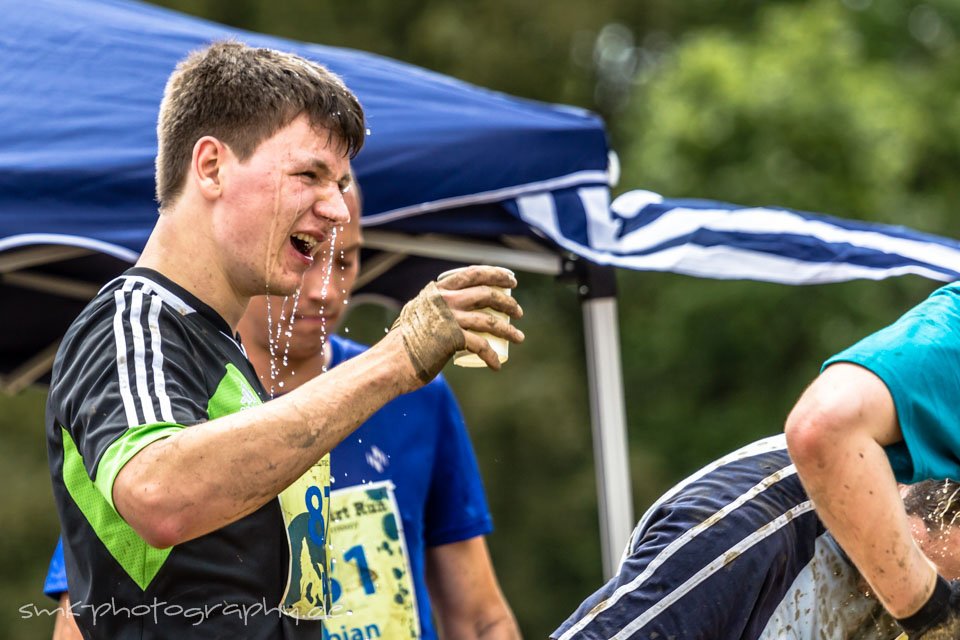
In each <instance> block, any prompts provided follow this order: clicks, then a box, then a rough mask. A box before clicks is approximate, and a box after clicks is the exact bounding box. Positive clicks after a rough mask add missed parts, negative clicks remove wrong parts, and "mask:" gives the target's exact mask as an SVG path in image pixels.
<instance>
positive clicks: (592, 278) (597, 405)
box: [578, 262, 635, 580]
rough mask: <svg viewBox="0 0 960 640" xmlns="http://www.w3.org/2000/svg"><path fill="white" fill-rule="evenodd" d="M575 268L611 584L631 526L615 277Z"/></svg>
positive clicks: (605, 558)
mask: <svg viewBox="0 0 960 640" xmlns="http://www.w3.org/2000/svg"><path fill="white" fill-rule="evenodd" d="M578 266H579V267H580V269H578V270H579V271H580V278H579V281H580V295H581V306H582V308H583V325H584V334H585V339H586V350H587V376H588V382H589V385H590V418H591V424H592V430H593V451H594V465H595V467H596V474H597V494H598V502H599V507H600V551H601V554H602V556H603V577H604V580H609V579H610V578H611V577H612V576H613V575H614V574H615V573H616V571H617V567H618V565H619V562H620V555H621V552H622V550H623V547H624V545H625V544H626V542H627V539H628V538H629V536H630V532H631V531H632V530H633V527H634V525H635V522H634V519H633V497H632V494H631V486H630V466H629V455H628V449H627V428H626V411H625V409H624V399H623V376H622V372H621V367H620V334H619V331H618V328H617V326H618V319H617V296H616V284H615V272H614V269H613V268H612V267H598V266H596V265H591V264H586V265H584V264H583V263H582V262H581V264H580V265H578ZM584 267H586V268H585V269H584Z"/></svg>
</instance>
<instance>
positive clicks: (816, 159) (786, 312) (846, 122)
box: [0, 0, 960, 638]
mask: <svg viewBox="0 0 960 640" xmlns="http://www.w3.org/2000/svg"><path fill="white" fill-rule="evenodd" d="M160 4H164V5H166V6H170V7H172V8H176V9H178V10H182V11H187V12H191V13H195V14H197V15H201V16H205V17H208V18H210V19H212V20H217V21H220V22H225V23H228V24H231V25H235V26H240V27H243V28H248V29H251V30H257V31H266V32H270V33H274V34H278V35H282V36H287V37H291V38H296V39H302V40H308V41H313V42H321V43H326V44H332V45H339V46H348V47H353V48H357V49H364V50H368V51H373V52H376V53H381V54H384V55H388V56H391V57H395V58H399V59H402V60H405V61H408V62H412V63H414V64H419V65H423V66H425V67H428V68H430V69H434V70H437V71H440V72H443V73H447V74H450V75H453V76H456V77H459V78H461V79H464V80H467V81H470V82H474V83H477V84H481V85H484V86H488V87H491V88H494V89H498V90H502V91H507V92H510V93H513V94H516V95H520V96H524V97H529V98H534V99H540V100H547V101H553V102H563V103H570V104H577V105H580V106H584V107H588V108H591V109H594V110H597V111H599V112H601V113H602V114H603V115H604V116H605V117H606V118H607V122H608V126H609V129H610V135H611V142H612V145H613V147H614V148H615V149H617V150H618V151H619V153H620V156H621V160H622V166H623V174H622V178H621V188H622V189H623V190H628V189H634V188H646V189H651V190H654V191H658V192H660V193H663V194H664V195H666V196H669V197H704V198H711V199H717V200H722V201H727V202H735V203H741V204H753V205H779V206H786V207H792V208H797V209H803V210H809V211H816V212H821V213H830V214H834V215H838V216H842V217H848V218H861V219H868V220H875V221H882V222H887V223H897V224H904V225H907V226H910V227H913V228H915V229H920V230H924V231H928V232H932V233H938V234H945V235H951V236H954V237H956V236H960V216H957V215H956V213H955V211H956V203H957V201H958V195H960V194H958V191H960V181H957V180H956V179H955V174H956V173H957V169H958V166H960V91H958V89H960V55H957V54H958V44H957V39H956V36H957V32H958V31H957V30H958V28H960V0H929V1H927V2H922V3H921V2H916V1H910V0H844V1H842V2H841V1H840V0H811V1H808V2H797V1H790V0H781V1H769V0H768V1H766V2H761V1H759V0H731V1H727V2H723V3H717V2H712V1H708V0H687V1H685V2H673V1H670V0H646V1H644V2H636V0H591V1H589V2H587V1H586V0H579V1H576V2H574V1H557V2H550V3H543V2H534V1H533V0H477V1H476V2H472V3H466V2H457V1H455V0H417V1H414V0H391V1H389V2H388V1H386V0H355V1H354V2H350V3H344V2H329V3H316V2H305V1H304V0H288V1H286V2H282V3H279V2H271V3H268V2H263V1H262V0H197V1H194V2H186V1H185V0H165V1H164V2H161V3H160ZM618 277H619V287H620V322H621V325H620V326H621V338H622V342H623V352H622V354H623V366H624V378H625V384H626V388H627V415H628V423H629V430H630V452H629V453H630V460H631V467H632V476H633V489H634V497H635V508H636V515H639V514H640V513H641V512H642V510H643V509H644V508H645V507H646V506H647V505H649V504H650V503H651V502H652V501H653V500H654V499H655V498H656V497H657V496H658V495H659V494H660V493H661V492H662V491H664V490H665V489H666V488H668V487H669V486H670V485H671V484H672V483H674V482H675V481H677V480H679V479H680V478H682V477H683V476H684V475H686V474H687V473H689V472H691V471H692V470H694V469H696V468H697V467H699V466H700V465H702V464H703V463H705V462H707V461H708V460H710V459H712V458H714V457H716V456H718V455H720V454H722V453H724V452H726V451H728V450H730V449H731V448H733V447H735V446H738V445H740V444H742V443H744V442H747V441H749V440H751V439H754V438H756V437H760V436H763V435H768V434H772V433H775V432H777V431H779V430H780V429H781V425H782V423H783V419H784V417H785V416H786V414H787V412H788V411H789V409H790V407H791V405H792V402H793V401H794V399H795V398H796V397H797V395H798V394H799V393H800V391H801V390H802V389H803V387H804V385H805V384H806V383H807V382H808V381H809V380H810V379H812V377H813V376H814V375H815V374H816V372H817V370H818V368H819V364H820V362H822V361H823V360H824V359H825V358H826V357H827V356H829V355H831V354H832V353H834V352H835V351H837V350H839V349H841V348H843V347H844V346H846V345H848V344H850V343H852V342H854V341H855V340H857V339H858V338H859V337H861V336H863V335H865V334H866V333H867V332H869V331H871V330H873V329H876V328H879V327H881V326H883V325H885V324H887V323H889V322H890V321H892V320H893V319H895V318H896V317H897V316H898V315H899V314H900V313H902V312H903V311H904V310H906V309H907V308H908V307H909V306H910V305H912V304H914V303H915V302H917V301H918V300H920V299H921V298H922V297H924V296H925V295H926V294H928V293H929V292H930V291H932V290H933V289H934V288H935V287H936V286H937V284H936V283H933V282H931V281H926V280H922V279H919V278H914V277H908V278H899V279H896V280H890V281H884V282H853V283H844V284H835V285H823V286H816V287H786V286H780V285H773V284H765V283H755V282H725V281H712V280H698V279H695V278H689V277H684V276H678V275H671V274H660V273H637V272H621V273H620V274H619V276H618ZM517 297H518V298H520V300H521V303H522V304H523V305H524V307H525V309H526V311H527V315H526V317H525V318H524V320H523V323H522V327H523V329H524V331H525V332H526V333H527V335H528V342H527V344H525V345H524V346H523V347H522V348H517V349H514V350H513V351H512V354H511V362H510V364H509V365H508V366H507V367H506V368H505V369H504V371H503V372H501V373H500V374H499V375H493V374H489V373H485V372H478V371H468V370H458V369H456V368H454V367H449V368H448V371H447V375H448V377H449V378H450V380H451V381H452V383H453V385H454V386H455V388H456V390H457V392H458V396H459V398H460V400H461V403H462V405H463V408H464V412H465V414H466V416H467V419H468V423H469V424H470V425H471V431H472V435H473V437H474V442H475V446H476V449H477V454H478V457H479V460H480V464H481V467H482V470H483V473H484V476H485V480H486V484H487V491H488V496H489V499H490V504H491V507H492V509H493V512H494V517H495V520H496V523H497V530H496V532H495V533H494V534H493V535H492V536H491V538H490V545H491V549H492V552H493V556H494V560H495V563H496V568H497V571H498V574H499V576H500V579H501V582H502V585H503V588H504V590H505V592H506V593H507V595H508V597H509V599H510V602H511V604H512V606H513V608H514V610H515V612H516V614H517V617H518V618H519V620H520V622H521V626H522V627H523V630H524V631H525V633H526V635H527V636H528V637H531V638H536V637H544V636H546V635H547V634H548V633H549V632H550V631H551V630H552V629H554V628H555V627H556V626H557V625H558V624H559V623H560V622H561V621H562V619H563V618H565V617H566V616H567V615H568V614H569V613H570V612H571V611H572V610H573V609H574V608H575V607H576V605H577V604H578V603H579V602H580V601H581V600H582V599H583V598H584V597H585V596H586V595H587V594H589V593H590V592H591V591H593V590H594V589H595V588H596V587H597V586H599V584H600V582H601V575H600V563H599V541H598V535H599V534H598V524H597V514H596V497H595V495H596V488H595V482H594V470H593V465H592V448H591V440H590V428H589V409H588V405H587V389H586V386H585V385H586V372H585V371H584V368H583V337H582V321H581V318H580V310H579V305H578V302H577V299H576V295H575V292H574V291H572V289H570V288H569V287H568V286H566V285H561V286H557V283H555V282H553V281H551V280H550V279H548V278H544V277H539V276H525V277H523V278H522V280H521V287H520V289H518V291H517ZM354 321H355V322H356V327H357V328H356V330H355V331H354V332H353V333H352V334H351V335H352V336H354V337H356V336H358V334H363V330H362V328H363V326H364V325H366V326H367V334H368V337H369V338H370V339H375V337H376V334H377V332H378V331H382V330H381V329H380V328H379V326H380V325H379V321H378V320H377V318H376V316H375V315H374V316H368V317H367V318H366V320H364V319H362V318H356V319H355V320H354ZM361 337H362V336H361ZM42 403H43V395H42V391H30V392H27V393H24V394H21V395H20V396H18V397H16V398H12V399H11V398H2V399H0V450H2V451H3V452H4V453H5V464H4V465H3V467H2V468H0V483H2V486H3V487H4V498H3V500H0V522H2V523H3V525H2V527H3V528H2V531H3V536H2V537H0V549H2V555H0V566H2V569H3V582H2V584H0V636H2V637H7V638H34V637H38V636H41V635H43V634H45V633H46V632H47V629H48V628H49V625H50V623H49V621H48V620H46V619H44V618H35V619H32V620H21V619H20V615H19V613H18V607H20V606H21V605H23V604H25V603H28V602H36V603H38V604H41V605H45V602H44V600H43V597H42V596H41V595H40V594H39V591H40V586H41V581H42V578H43V575H44V571H45V568H46V561H47V559H48V557H49V552H50V550H51V549H52V545H53V542H54V540H55V538H56V528H57V525H56V518H55V516H54V514H53V508H52V501H51V498H50V489H49V480H48V478H47V472H46V464H45V445H44V442H43V437H42V435H41V434H42V428H41V425H42V417H41V415H42V409H41V407H42Z"/></svg>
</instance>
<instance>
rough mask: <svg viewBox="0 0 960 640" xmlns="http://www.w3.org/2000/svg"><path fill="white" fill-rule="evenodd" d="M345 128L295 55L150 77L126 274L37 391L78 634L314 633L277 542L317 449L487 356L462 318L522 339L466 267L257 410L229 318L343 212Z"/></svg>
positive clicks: (210, 62)
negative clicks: (366, 345)
mask: <svg viewBox="0 0 960 640" xmlns="http://www.w3.org/2000/svg"><path fill="white" fill-rule="evenodd" d="M363 136H364V118H363V112H362V110H361V108H360V105H359V103H358V102H357V100H356V98H355V97H354V96H353V95H352V94H351V93H350V92H349V91H348V90H347V89H346V87H345V86H344V85H343V83H342V82H341V81H340V80H339V79H338V78H336V77H335V76H333V75H332V74H330V73H329V72H328V71H327V70H326V69H324V68H323V67H321V66H319V65H316V64H314V63H311V62H309V61H307V60H304V59H302V58H299V57H296V56H292V55H288V54H284V53H280V52H277V51H272V50H266V49H253V48H250V47H247V46H245V45H242V44H239V43H233V42H227V43H218V44H214V45H212V46H210V47H208V48H206V49H204V50H202V51H199V52H196V53H194V54H192V55H191V56H189V57H188V58H186V59H185V60H184V61H183V62H181V64H180V65H178V67H177V69H176V71H175V72H174V73H173V75H172V76H171V79H170V81H169V83H168V85H167V88H166V91H165V94H164V99H163V103H162V104H161V110H160V118H159V124H158V141H159V154H158V157H157V195H158V200H159V201H160V216H159V218H158V221H157V225H156V227H155V229H154V231H153V232H152V234H151V236H150V239H149V240H148V242H147V245H146V247H145V249H144V251H143V253H142V255H141V257H140V259H139V261H138V262H137V266H136V267H135V268H133V269H131V270H129V271H128V272H126V273H125V274H124V275H123V276H121V277H120V278H118V279H116V280H114V281H113V282H111V283H108V284H107V285H106V286H105V287H104V288H103V289H102V290H101V292H100V293H99V294H98V295H97V296H96V298H95V299H94V300H93V301H92V302H91V303H90V304H89V305H88V306H87V308H86V309H85V310H84V311H83V312H82V314H81V315H80V317H79V318H78V319H77V321H75V322H74V324H73V325H72V326H71V328H70V329H69V331H68V332H67V335H66V336H65V338H64V340H63V342H62V344H61V347H60V350H59V352H58V355H57V359H56V362H55V364H54V370H53V379H52V382H51V386H50V394H49V397H48V406H47V436H48V448H49V452H50V466H51V474H52V477H53V481H54V496H55V499H56V503H57V508H58V511H59V514H60V520H61V525H62V532H63V543H64V558H65V562H66V569H67V576H68V579H69V582H70V584H69V587H70V594H71V596H72V599H73V604H74V609H73V611H74V613H75V614H76V617H77V620H78V623H79V626H80V629H81V630H82V631H83V633H84V634H85V636H86V637H91V638H166V637H173V636H176V635H183V636H185V637H191V636H194V635H196V634H198V633H199V634H201V635H205V636H209V637H226V636H234V637H244V638H316V637H318V634H320V633H321V625H320V619H321V618H322V617H323V616H324V615H326V614H327V613H329V612H328V611H327V608H328V604H329V596H330V594H327V593H322V592H321V591H320V590H319V589H318V587H319V586H320V585H322V576H314V577H315V578H318V579H317V580H308V581H307V582H306V583H298V584H291V576H293V575H297V571H296V570H297V569H299V568H300V567H301V566H302V565H301V564H300V563H301V562H302V561H303V558H302V557H293V556H292V555H291V552H290V548H291V547H290V543H289V542H288V538H287V536H288V533H289V531H291V529H292V528H297V531H299V533H300V534H302V536H301V537H302V538H303V539H307V538H308V539H310V540H315V539H316V538H320V537H322V534H323V528H324V524H325V523H324V522H323V520H322V514H323V512H324V507H325V506H326V504H325V501H326V500H327V496H325V495H324V494H323V491H322V489H321V488H320V486H319V485H318V483H316V482H311V481H310V480H311V478H312V477H313V474H315V473H317V472H318V470H317V467H318V466H320V465H319V463H318V461H320V460H321V459H322V458H323V457H324V456H325V455H326V454H327V453H328V452H329V451H330V449H332V448H333V447H334V446H335V445H336V444H337V443H338V442H339V441H340V440H342V439H343V438H344V437H345V436H346V435H347V434H349V433H350V432H351V431H352V430H353V429H355V428H356V427H357V426H358V425H359V424H361V423H362V422H363V420H365V419H366V418H367V417H368V416H369V415H370V414H372V413H373V412H374V411H376V410H377V409H378V408H379V407H381V406H382V405H383V404H385V403H386V402H388V401H389V400H391V399H393V398H395V397H396V396H398V395H401V394H403V393H407V392H410V391H413V390H415V389H417V388H419V387H421V386H422V385H424V384H426V383H427V382H429V381H430V380H431V379H432V378H433V377H434V376H435V375H436V374H437V373H438V372H439V371H440V369H441V368H442V366H443V365H444V363H445V362H446V361H447V360H448V359H449V357H450V356H451V355H452V354H453V353H454V352H455V351H456V350H458V349H461V348H466V349H468V350H471V351H474V352H476V353H478V355H480V356H481V357H482V358H483V359H484V360H485V361H486V362H487V363H488V364H489V365H490V366H491V367H492V368H495V369H496V368H498V366H499V364H498V362H497V360H496V355H495V354H494V353H493V352H492V349H490V348H489V346H488V345H487V344H486V342H485V341H484V340H482V339H481V338H479V337H478V336H476V335H474V334H472V333H471V332H469V331H467V330H468V329H474V328H481V327H482V328H483V330H484V331H488V332H490V333H494V334H499V335H502V336H503V337H506V338H508V339H510V340H512V341H514V342H519V341H521V340H522V333H520V332H519V330H517V329H516V328H514V327H512V326H511V325H508V324H507V323H505V322H497V323H496V324H494V325H493V326H489V325H488V316H487V315H485V314H483V313H481V312H479V311H478V310H479V309H482V308H484V307H492V308H496V309H500V310H502V311H504V312H506V313H507V314H509V315H510V316H512V317H514V318H518V317H519V316H520V315H521V311H520V308H519V306H518V305H517V304H516V302H515V301H513V299H512V298H509V297H507V296H504V295H503V294H501V293H500V292H499V291H497V290H496V289H494V288H493V287H512V286H515V284H516V282H515V280H514V279H513V277H512V276H511V275H510V274H509V273H508V272H506V271H505V270H502V269H496V268H492V267H475V268H472V269H471V270H469V271H468V272H466V273H465V274H464V275H463V277H462V278H459V279H451V281H449V282H448V281H444V283H443V284H442V285H435V284H434V285H428V286H427V287H426V288H425V289H424V291H423V292H421V294H420V295H418V296H417V297H416V298H415V299H414V300H412V301H411V302H410V303H408V304H407V305H406V306H405V307H404V309H403V311H402V312H401V315H400V319H399V321H398V324H397V326H396V328H395V330H393V331H391V332H390V333H388V334H387V335H386V336H385V337H384V339H383V340H382V341H381V342H380V343H378V344H377V345H375V346H374V347H372V348H370V349H369V350H368V351H366V352H365V353H363V354H362V355H360V356H358V357H356V358H353V359H351V360H350V361H349V362H346V363H344V364H343V365H341V366H339V367H337V369H336V370H335V371H333V372H331V373H330V374H329V375H325V376H323V377H320V378H316V379H314V380H311V381H309V382H307V383H305V384H303V385H301V386H300V387H299V388H298V389H296V390H294V391H292V392H291V393H289V394H287V395H285V396H283V397H282V398H278V399H277V400H275V401H272V402H269V403H266V404H264V400H266V399H267V395H266V393H265V392H264V390H263V388H262V386H261V385H260V382H259V380H258V379H257V376H256V374H255V372H254V370H253V368H252V366H251V365H250V363H249V361H248V360H247V359H246V357H245V354H244V352H243V349H242V347H241V346H240V343H239V342H238V341H237V340H236V338H235V328H236V326H237V323H238V322H239V320H240V317H241V316H242V314H243V312H244V310H245V308H246V305H247V302H248V301H249V299H250V298H251V297H252V296H255V295H260V294H264V293H274V294H278V295H289V294H292V293H293V292H294V291H295V290H296V288H297V287H298V285H299V283H300V281H301V279H302V278H303V274H304V273H305V272H306V270H307V269H308V268H309V267H310V266H311V264H312V263H313V261H314V256H315V255H316V254H317V253H318V252H319V250H320V249H321V248H322V247H323V246H324V244H325V243H326V241H327V239H328V238H329V237H330V234H331V232H332V229H333V227H334V226H335V225H338V224H343V223H345V222H347V220H348V219H349V216H348V213H347V209H346V206H345V203H344V200H343V194H344V192H346V191H347V190H348V189H349V187H350V166H349V161H350V158H351V157H352V156H353V155H355V153H356V152H357V151H358V150H359V148H360V146H361V145H362V143H363ZM278 497H279V498H280V499H279V500H277V498H278ZM320 570H321V571H322V567H321V568H320ZM301 575H302V574H301Z"/></svg>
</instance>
